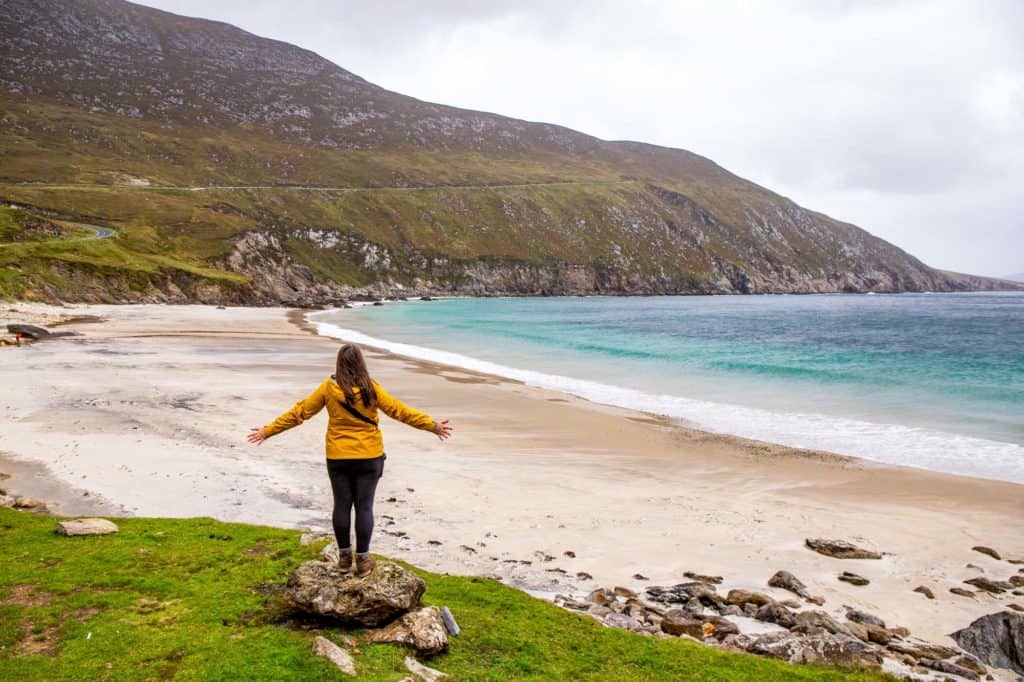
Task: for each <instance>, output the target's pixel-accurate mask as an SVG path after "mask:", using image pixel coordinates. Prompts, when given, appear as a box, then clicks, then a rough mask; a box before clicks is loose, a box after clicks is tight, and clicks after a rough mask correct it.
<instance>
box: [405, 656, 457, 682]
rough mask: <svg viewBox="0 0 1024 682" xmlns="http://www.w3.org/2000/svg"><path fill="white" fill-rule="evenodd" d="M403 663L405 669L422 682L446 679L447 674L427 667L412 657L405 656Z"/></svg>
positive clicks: (435, 681)
mask: <svg viewBox="0 0 1024 682" xmlns="http://www.w3.org/2000/svg"><path fill="white" fill-rule="evenodd" d="M404 663H405V669H406V670H408V671H409V672H411V673H412V674H413V676H414V677H416V678H418V679H420V680H422V682H437V680H440V679H441V678H442V677H448V673H443V672H441V671H440V670H435V669H433V668H430V667H427V666H425V665H423V664H422V663H420V662H419V661H417V660H416V659H415V658H413V657H412V656H406V657H405V661H404Z"/></svg>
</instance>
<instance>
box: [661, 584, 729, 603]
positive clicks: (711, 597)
mask: <svg viewBox="0 0 1024 682" xmlns="http://www.w3.org/2000/svg"><path fill="white" fill-rule="evenodd" d="M645 591H646V593H647V596H648V597H649V598H651V599H653V600H654V601H659V602H662V603H665V604H683V603H686V602H689V601H691V600H694V599H696V600H698V601H699V602H700V603H701V604H703V605H704V606H710V607H712V608H716V609H720V608H722V607H723V606H725V600H724V599H722V597H721V596H719V595H718V593H717V592H715V588H714V586H713V585H708V584H707V583H702V582H691V583H680V584H678V585H673V586H671V587H660V586H652V587H648V588H647V589H646V590H645Z"/></svg>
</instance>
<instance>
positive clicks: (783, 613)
mask: <svg viewBox="0 0 1024 682" xmlns="http://www.w3.org/2000/svg"><path fill="white" fill-rule="evenodd" d="M754 618H756V619H757V620H759V621H762V622H765V623H775V624H776V625H779V626H781V627H784V628H786V629H787V630H788V629H789V628H791V627H793V626H794V625H796V618H795V617H794V616H793V612H792V611H790V610H789V609H787V608H786V607H785V606H783V605H782V604H779V603H777V602H772V603H771V604H765V605H764V606H762V607H761V608H759V609H758V610H757V613H755V614H754Z"/></svg>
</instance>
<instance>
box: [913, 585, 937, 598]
mask: <svg viewBox="0 0 1024 682" xmlns="http://www.w3.org/2000/svg"><path fill="white" fill-rule="evenodd" d="M914 592H917V593H919V594H923V595H924V596H926V597H928V598H929V599H935V593H934V592H932V588H930V587H926V586H924V585H918V586H917V587H915V588H914Z"/></svg>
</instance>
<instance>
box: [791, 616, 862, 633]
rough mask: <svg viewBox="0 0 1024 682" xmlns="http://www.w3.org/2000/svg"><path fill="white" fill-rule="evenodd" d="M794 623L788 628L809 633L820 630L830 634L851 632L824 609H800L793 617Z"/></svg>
mask: <svg viewBox="0 0 1024 682" xmlns="http://www.w3.org/2000/svg"><path fill="white" fill-rule="evenodd" d="M793 618H794V620H795V621H796V622H795V625H793V627H792V628H790V629H791V630H792V631H793V632H803V633H806V634H809V635H814V634H818V633H820V632H830V633H832V634H843V635H849V634H851V633H850V631H849V630H847V629H846V627H845V626H843V625H841V624H840V623H839V622H838V621H837V620H836V619H835V618H833V617H832V616H830V615H828V614H827V613H825V612H824V611H801V612H799V613H797V614H796V615H795V616H794V617H793Z"/></svg>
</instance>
